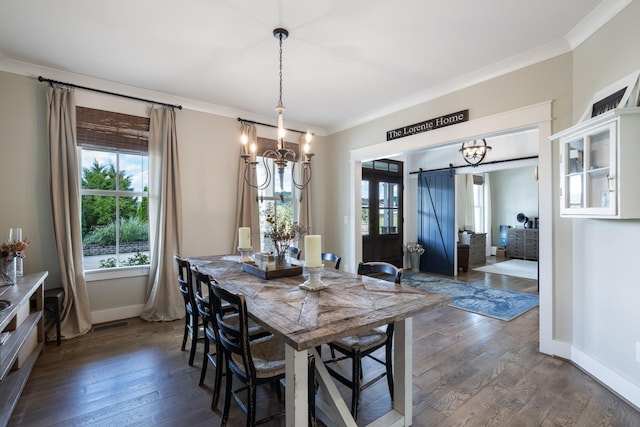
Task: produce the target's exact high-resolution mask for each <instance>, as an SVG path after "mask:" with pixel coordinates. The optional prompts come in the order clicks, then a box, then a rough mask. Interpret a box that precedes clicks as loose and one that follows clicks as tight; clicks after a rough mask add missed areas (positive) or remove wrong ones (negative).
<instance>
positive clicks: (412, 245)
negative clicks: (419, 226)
mask: <svg viewBox="0 0 640 427" xmlns="http://www.w3.org/2000/svg"><path fill="white" fill-rule="evenodd" d="M404 248H405V249H406V250H407V252H409V259H410V260H411V271H420V257H421V256H422V254H424V247H423V246H422V245H421V244H420V243H418V242H409V243H407V244H406V245H404Z"/></svg>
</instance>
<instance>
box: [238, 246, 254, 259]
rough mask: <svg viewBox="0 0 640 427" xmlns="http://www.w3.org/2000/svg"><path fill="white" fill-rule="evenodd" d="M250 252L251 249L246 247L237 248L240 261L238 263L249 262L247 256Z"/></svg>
mask: <svg viewBox="0 0 640 427" xmlns="http://www.w3.org/2000/svg"><path fill="white" fill-rule="evenodd" d="M252 250H253V248H252V247H248V248H240V247H238V251H239V252H240V261H238V262H240V263H243V262H248V261H251V258H250V257H249V254H250V253H251V251H252Z"/></svg>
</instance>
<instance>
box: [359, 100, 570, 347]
mask: <svg viewBox="0 0 640 427" xmlns="http://www.w3.org/2000/svg"><path fill="white" fill-rule="evenodd" d="M551 107H552V101H545V102H541V103H538V104H533V105H530V106H526V107H522V108H519V109H515V110H511V111H507V112H503V113H499V114H494V115H491V116H486V117H481V118H478V119H474V120H469V121H467V122H464V123H460V124H458V125H455V126H449V127H445V128H440V129H437V130H434V131H430V132H424V133H421V134H417V135H413V136H409V137H406V138H402V139H399V140H394V141H393V143H389V142H381V143H377V144H373V145H369V146H367V147H362V148H358V149H355V150H351V151H350V161H349V164H350V178H351V185H350V186H349V187H350V188H351V191H352V194H351V198H350V199H351V206H350V216H351V218H352V221H351V233H350V237H349V240H350V242H349V245H350V247H352V248H353V252H352V253H351V256H350V259H348V265H350V266H354V265H357V260H358V259H362V237H361V235H360V229H359V225H360V221H359V212H360V210H361V206H360V197H359V194H360V181H361V179H362V172H361V163H362V161H366V160H372V159H377V158H382V157H390V158H393V157H398V156H405V157H406V156H408V155H409V154H410V153H411V152H412V151H416V150H419V149H424V148H427V147H435V146H438V145H444V144H449V143H453V142H457V141H463V140H466V139H470V138H474V137H478V136H483V135H489V134H493V135H496V134H506V133H512V132H516V131H521V130H527V129H537V130H538V176H539V181H538V194H539V198H538V200H539V212H538V216H539V218H540V224H541V226H540V229H539V245H540V246H539V251H540V256H539V260H538V261H539V266H540V270H539V276H538V283H539V286H540V291H539V298H540V320H539V341H540V351H541V352H543V353H546V354H551V355H562V354H564V351H562V349H561V348H558V347H559V343H557V342H555V341H554V339H553V324H554V313H553V307H554V299H553V294H554V282H553V272H554V266H553V240H552V238H553V236H552V229H553V182H552V181H553V180H552V177H553V162H552V159H553V156H552V154H553V150H552V145H551V141H550V140H549V137H550V136H551V121H552V114H551V113H552V111H551ZM405 160H406V158H405ZM406 176H407V172H405V181H406ZM404 199H405V205H406V203H407V200H408V197H405V198H404ZM405 208H406V206H405ZM405 237H406V236H405ZM560 347H562V346H560Z"/></svg>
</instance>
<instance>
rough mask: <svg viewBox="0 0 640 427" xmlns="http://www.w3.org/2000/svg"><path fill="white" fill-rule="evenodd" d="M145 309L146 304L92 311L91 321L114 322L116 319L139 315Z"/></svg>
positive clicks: (96, 322) (95, 322) (93, 322)
mask: <svg viewBox="0 0 640 427" xmlns="http://www.w3.org/2000/svg"><path fill="white" fill-rule="evenodd" d="M142 310H144V304H137V305H129V306H127V307H117V308H111V309H109V310H100V311H92V312H91V323H92V324H94V325H95V324H98V323H105V322H113V321H114V320H122V319H129V318H131V317H138V316H140V315H141V314H142Z"/></svg>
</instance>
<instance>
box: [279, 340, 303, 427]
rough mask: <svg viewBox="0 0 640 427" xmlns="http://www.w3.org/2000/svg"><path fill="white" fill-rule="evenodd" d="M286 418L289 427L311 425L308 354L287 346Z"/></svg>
mask: <svg viewBox="0 0 640 427" xmlns="http://www.w3.org/2000/svg"><path fill="white" fill-rule="evenodd" d="M284 354H285V363H286V366H285V382H286V388H285V411H286V414H285V417H286V425H287V427H300V426H307V425H308V424H309V403H308V400H307V399H308V383H309V380H308V370H307V367H308V363H309V362H308V352H307V350H303V351H296V350H295V349H294V348H293V347H291V346H289V345H286V346H285V353H284Z"/></svg>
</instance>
